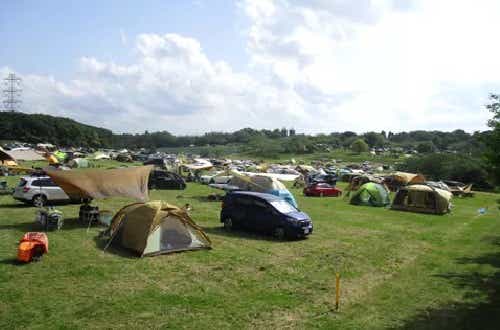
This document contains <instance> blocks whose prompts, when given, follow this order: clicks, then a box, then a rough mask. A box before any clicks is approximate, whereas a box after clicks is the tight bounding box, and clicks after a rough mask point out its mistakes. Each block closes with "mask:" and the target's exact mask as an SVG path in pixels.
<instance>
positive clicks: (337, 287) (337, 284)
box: [335, 273, 340, 311]
mask: <svg viewBox="0 0 500 330" xmlns="http://www.w3.org/2000/svg"><path fill="white" fill-rule="evenodd" d="M339 301H340V275H339V273H336V274H335V310H337V311H338V310H339Z"/></svg>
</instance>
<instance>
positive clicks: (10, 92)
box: [3, 73, 22, 112]
mask: <svg viewBox="0 0 500 330" xmlns="http://www.w3.org/2000/svg"><path fill="white" fill-rule="evenodd" d="M3 81H4V89H3V106H4V108H5V111H11V112H14V111H16V110H17V108H18V107H19V105H20V103H21V100H20V98H21V92H22V89H21V78H19V77H17V76H16V75H15V74H13V73H10V74H9V75H8V76H7V78H5V79H4V80H3Z"/></svg>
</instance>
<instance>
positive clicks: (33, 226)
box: [0, 213, 96, 233]
mask: <svg viewBox="0 0 500 330" xmlns="http://www.w3.org/2000/svg"><path fill="white" fill-rule="evenodd" d="M92 227H96V225H92ZM86 228H88V225H85V224H81V223H80V222H79V221H78V218H68V219H64V224H63V226H62V228H61V229H59V230H53V231H51V232H57V231H67V230H75V229H86ZM9 229H10V230H17V231H19V232H21V233H25V232H28V231H45V230H44V228H43V227H42V226H41V225H40V224H39V223H37V222H35V214H34V213H33V219H32V221H30V222H21V223H14V224H0V231H1V230H9Z"/></svg>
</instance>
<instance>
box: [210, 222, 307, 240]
mask: <svg viewBox="0 0 500 330" xmlns="http://www.w3.org/2000/svg"><path fill="white" fill-rule="evenodd" d="M203 230H204V231H205V233H207V234H209V235H219V236H225V237H233V238H242V239H249V240H254V241H269V242H276V243H290V242H292V243H293V242H298V241H301V240H303V238H297V239H284V240H279V239H277V238H275V237H274V236H272V235H271V234H266V233H259V232H255V231H244V230H243V229H239V228H238V229H233V230H231V231H228V230H226V229H224V227H222V226H221V227H204V228H203Z"/></svg>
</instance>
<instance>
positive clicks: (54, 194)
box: [12, 176, 71, 207]
mask: <svg viewBox="0 0 500 330" xmlns="http://www.w3.org/2000/svg"><path fill="white" fill-rule="evenodd" d="M12 197H14V198H15V199H16V200H19V201H21V202H24V203H31V204H33V205H34V206H37V207H40V206H44V205H47V204H52V203H55V202H70V201H71V200H70V198H69V196H68V195H66V193H65V192H64V190H62V189H61V187H59V186H58V185H56V184H55V183H54V182H53V181H52V179H51V178H50V177H48V176H25V177H22V178H21V180H20V181H19V184H18V185H17V187H16V188H15V189H14V194H13V195H12Z"/></svg>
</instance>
